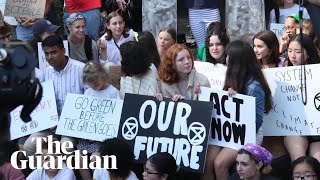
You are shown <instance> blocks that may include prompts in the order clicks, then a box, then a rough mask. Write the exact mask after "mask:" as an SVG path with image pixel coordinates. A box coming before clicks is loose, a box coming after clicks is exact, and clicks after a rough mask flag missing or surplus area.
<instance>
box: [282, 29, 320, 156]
mask: <svg viewBox="0 0 320 180" xmlns="http://www.w3.org/2000/svg"><path fill="white" fill-rule="evenodd" d="M288 59H289V60H288V61H287V64H288V66H300V65H302V64H317V63H320V59H319V56H318V54H317V50H316V48H315V46H314V44H313V41H312V39H311V38H310V37H308V36H307V35H305V34H297V35H295V36H294V37H292V39H291V40H290V41H289V44H288ZM284 145H285V147H286V149H287V151H288V153H289V155H290V158H291V161H294V160H296V159H298V158H299V157H301V156H305V155H306V153H307V151H308V153H309V155H310V156H313V157H315V158H316V159H318V161H320V138H319V136H286V137H284Z"/></svg>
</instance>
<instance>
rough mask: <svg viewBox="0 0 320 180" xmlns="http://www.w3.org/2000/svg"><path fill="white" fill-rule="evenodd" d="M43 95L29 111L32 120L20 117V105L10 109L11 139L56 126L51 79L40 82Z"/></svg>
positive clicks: (56, 118)
mask: <svg viewBox="0 0 320 180" xmlns="http://www.w3.org/2000/svg"><path fill="white" fill-rule="evenodd" d="M42 87H43V95H42V99H41V101H40V103H39V105H38V106H37V107H36V108H35V109H34V110H33V112H32V113H31V115H30V116H31V118H32V121H31V122H28V123H25V122H23V121H22V120H21V119H20V112H21V110H22V106H19V107H17V108H16V109H14V110H13V111H11V113H10V116H11V125H10V135H11V140H13V139H17V138H20V137H23V136H26V135H29V134H31V133H35V132H38V131H42V130H44V129H48V128H51V127H53V126H56V125H57V123H58V113H57V105H56V99H55V95H54V88H53V82H52V81H46V82H44V83H42Z"/></svg>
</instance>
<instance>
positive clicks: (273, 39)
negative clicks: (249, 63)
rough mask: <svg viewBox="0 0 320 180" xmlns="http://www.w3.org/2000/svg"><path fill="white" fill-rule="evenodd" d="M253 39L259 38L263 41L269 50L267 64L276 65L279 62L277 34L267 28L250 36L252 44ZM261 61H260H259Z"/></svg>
mask: <svg viewBox="0 0 320 180" xmlns="http://www.w3.org/2000/svg"><path fill="white" fill-rule="evenodd" d="M254 39H259V40H261V41H263V42H264V43H265V44H266V45H267V47H268V49H269V50H270V51H269V54H268V59H267V64H275V65H276V66H277V65H278V63H279V56H280V54H279V41H278V38H277V35H276V34H275V33H274V32H272V31H269V30H264V31H260V32H258V33H257V34H256V35H255V36H254V37H253V38H252V44H254V43H253V42H254ZM261 63H262V61H261Z"/></svg>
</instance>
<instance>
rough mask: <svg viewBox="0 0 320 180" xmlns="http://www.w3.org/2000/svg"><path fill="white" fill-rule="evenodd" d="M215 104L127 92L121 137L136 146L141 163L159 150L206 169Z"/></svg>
mask: <svg viewBox="0 0 320 180" xmlns="http://www.w3.org/2000/svg"><path fill="white" fill-rule="evenodd" d="M212 107H213V104H212V103H209V102H200V101H187V100H183V101H178V102H173V101H171V99H165V100H163V101H158V100H157V99H155V98H154V97H151V96H142V95H133V94H126V95H125V97H124V102H123V110H122V114H121V122H120V128H119V133H118V138H122V139H125V140H127V141H128V142H129V144H131V145H132V147H134V155H135V158H136V159H137V160H138V161H139V162H141V163H142V162H143V163H145V162H146V160H147V159H148V158H149V157H150V156H151V155H153V154H155V153H157V152H168V153H170V154H172V155H173V157H174V158H175V159H176V162H177V164H178V165H179V166H180V167H181V168H183V169H185V170H187V171H191V172H203V168H204V163H205V158H206V153H207V143H208V132H209V129H208V127H210V122H211V114H212Z"/></svg>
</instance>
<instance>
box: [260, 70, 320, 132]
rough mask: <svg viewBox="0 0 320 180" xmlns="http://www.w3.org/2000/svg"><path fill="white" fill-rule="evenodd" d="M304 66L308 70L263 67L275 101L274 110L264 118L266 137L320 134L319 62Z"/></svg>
mask: <svg viewBox="0 0 320 180" xmlns="http://www.w3.org/2000/svg"><path fill="white" fill-rule="evenodd" d="M305 67H306V70H305V73H304V72H303V71H301V67H300V66H293V67H283V68H272V69H265V70H264V73H265V77H266V78H267V81H268V83H269V87H270V89H271V91H272V95H273V103H274V108H273V110H272V111H271V112H270V113H269V114H268V115H266V116H265V117H264V122H263V134H264V135H265V136H287V135H320V121H319V118H320V85H319V77H320V71H319V70H320V65H319V64H316V65H306V66H305ZM303 74H305V75H306V79H307V84H306V86H307V91H306V94H307V98H306V100H307V105H304V104H303V102H302V95H301V88H302V89H303V90H304V86H305V85H302V86H301V79H304V78H303ZM303 94H304V93H303ZM304 98H305V96H304Z"/></svg>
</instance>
